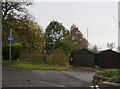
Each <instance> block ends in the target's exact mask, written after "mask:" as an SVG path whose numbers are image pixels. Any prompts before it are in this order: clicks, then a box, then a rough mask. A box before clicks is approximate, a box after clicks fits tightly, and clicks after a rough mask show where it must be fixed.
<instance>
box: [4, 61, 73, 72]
mask: <svg viewBox="0 0 120 89" xmlns="http://www.w3.org/2000/svg"><path fill="white" fill-rule="evenodd" d="M2 64H3V65H5V66H11V67H13V68H18V69H42V70H58V71H62V70H63V71H71V70H72V67H71V66H70V65H68V66H61V65H48V64H46V63H44V62H36V61H11V62H9V61H8V60H2Z"/></svg>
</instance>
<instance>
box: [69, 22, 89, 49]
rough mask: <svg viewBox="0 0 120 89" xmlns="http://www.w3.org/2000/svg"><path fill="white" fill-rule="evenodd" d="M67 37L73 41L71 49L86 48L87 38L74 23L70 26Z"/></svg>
mask: <svg viewBox="0 0 120 89" xmlns="http://www.w3.org/2000/svg"><path fill="white" fill-rule="evenodd" d="M69 39H70V41H72V42H73V51H75V50H80V49H82V48H86V49H88V47H87V44H88V42H87V40H86V39H85V38H84V37H83V34H82V33H81V32H80V31H79V29H78V27H76V25H74V24H73V25H72V26H71V29H70V36H69Z"/></svg>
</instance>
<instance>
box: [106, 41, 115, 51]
mask: <svg viewBox="0 0 120 89" xmlns="http://www.w3.org/2000/svg"><path fill="white" fill-rule="evenodd" d="M107 47H108V48H109V49H111V50H112V49H113V48H114V47H115V44H114V43H107Z"/></svg>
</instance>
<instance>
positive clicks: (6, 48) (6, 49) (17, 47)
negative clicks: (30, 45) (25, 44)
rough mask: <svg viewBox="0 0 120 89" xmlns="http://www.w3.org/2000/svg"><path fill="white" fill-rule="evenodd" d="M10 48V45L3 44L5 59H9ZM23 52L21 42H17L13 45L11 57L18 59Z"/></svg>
mask: <svg viewBox="0 0 120 89" xmlns="http://www.w3.org/2000/svg"><path fill="white" fill-rule="evenodd" d="M9 49H10V45H9V44H8V45H4V46H3V59H7V60H8V59H9ZM21 53H22V45H21V44H19V43H15V44H12V45H11V59H12V60H16V59H17V58H19V56H20V55H21Z"/></svg>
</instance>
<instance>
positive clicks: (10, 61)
mask: <svg viewBox="0 0 120 89" xmlns="http://www.w3.org/2000/svg"><path fill="white" fill-rule="evenodd" d="M11 37H12V28H11V29H10V38H11ZM9 61H10V62H11V40H10V55H9Z"/></svg>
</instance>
